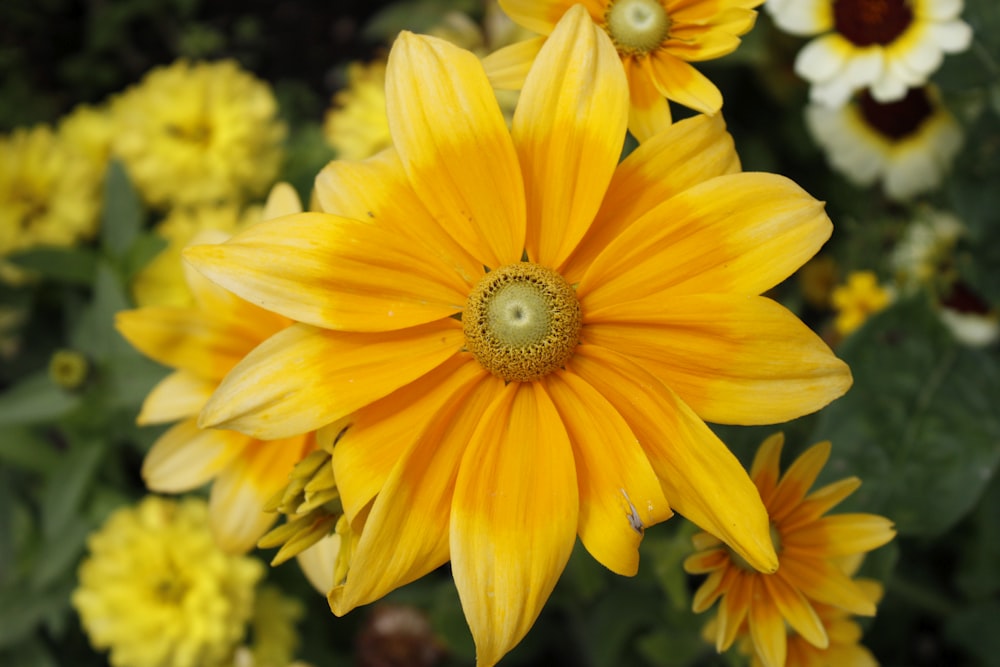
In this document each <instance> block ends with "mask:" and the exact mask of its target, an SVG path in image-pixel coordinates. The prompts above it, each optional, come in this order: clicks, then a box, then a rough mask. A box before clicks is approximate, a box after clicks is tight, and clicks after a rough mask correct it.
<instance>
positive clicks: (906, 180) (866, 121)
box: [805, 87, 963, 201]
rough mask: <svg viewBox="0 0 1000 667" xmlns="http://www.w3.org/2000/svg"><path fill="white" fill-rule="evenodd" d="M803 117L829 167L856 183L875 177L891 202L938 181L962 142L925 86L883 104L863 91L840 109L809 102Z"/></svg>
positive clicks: (956, 127) (952, 119)
mask: <svg viewBox="0 0 1000 667" xmlns="http://www.w3.org/2000/svg"><path fill="white" fill-rule="evenodd" d="M805 115H806V125H807V126H808V128H809V131H810V132H811V133H812V135H813V138H814V139H815V140H816V142H817V143H818V144H819V145H820V146H822V147H823V149H824V150H825V151H826V155H827V160H828V161H829V162H830V164H831V165H832V166H833V168H834V169H836V170H837V171H840V172H841V173H843V174H844V175H845V176H846V177H847V178H848V179H849V180H851V181H852V182H854V183H855V184H857V185H861V186H868V185H872V184H873V183H875V182H877V181H881V182H882V187H883V189H884V191H885V194H886V196H888V197H889V198H890V199H894V200H897V201H904V200H908V199H911V198H912V197H914V196H915V195H918V194H921V193H924V192H928V191H930V190H933V189H934V188H936V187H937V186H938V185H940V184H941V179H942V178H943V177H944V174H945V173H946V172H947V171H948V169H949V168H950V167H951V163H952V160H954V158H955V155H956V154H957V153H958V150H959V149H960V148H961V145H962V139H963V133H962V128H961V126H960V125H959V124H958V121H957V120H955V117H954V116H952V115H951V113H949V112H948V110H947V109H945V108H944V106H943V105H942V104H941V102H940V99H939V97H938V95H937V93H936V91H935V90H934V89H933V88H930V87H924V88H913V89H911V90H909V91H908V92H907V94H906V95H905V96H904V97H903V98H902V99H901V100H898V101H896V102H889V103H880V102H878V101H876V100H875V98H874V96H873V95H872V94H871V93H870V92H868V91H867V90H866V91H863V92H862V93H861V94H860V95H858V96H857V97H856V98H855V99H854V100H853V101H852V102H851V103H850V104H848V105H846V106H844V107H841V108H831V107H826V106H823V105H821V104H810V105H808V106H807V107H806V110H805Z"/></svg>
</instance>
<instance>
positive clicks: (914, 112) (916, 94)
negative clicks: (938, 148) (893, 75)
mask: <svg viewBox="0 0 1000 667" xmlns="http://www.w3.org/2000/svg"><path fill="white" fill-rule="evenodd" d="M858 106H859V107H860V109H861V116H862V117H863V118H864V119H865V122H867V123H868V125H870V126H871V127H872V128H873V129H874V130H876V131H878V132H879V134H881V135H883V136H884V137H886V138H888V139H892V140H893V141H899V140H900V139H903V138H905V137H908V136H910V135H911V134H913V133H915V132H916V131H917V130H918V129H920V126H921V125H923V124H924V121H926V120H927V119H928V118H930V117H931V115H932V114H933V113H934V107H933V106H931V101H930V99H928V97H927V93H926V92H924V89H923V88H911V89H910V90H909V92H907V93H906V97H904V98H903V99H901V100H899V101H897V102H888V103H883V102H877V101H875V99H873V98H872V96H871V95H870V94H868V91H867V90H866V91H865V92H863V93H862V94H861V96H860V97H859V99H858Z"/></svg>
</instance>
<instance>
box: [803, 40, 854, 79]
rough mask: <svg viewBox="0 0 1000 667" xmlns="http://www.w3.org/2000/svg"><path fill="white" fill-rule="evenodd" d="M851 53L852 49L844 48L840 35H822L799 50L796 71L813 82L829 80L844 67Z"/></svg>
mask: <svg viewBox="0 0 1000 667" xmlns="http://www.w3.org/2000/svg"><path fill="white" fill-rule="evenodd" d="M849 55H850V51H849V50H848V49H846V48H844V44H843V38H841V37H840V36H838V35H827V36H825V37H820V38H819V39H814V40H813V41H811V42H809V43H808V44H806V45H805V46H804V47H802V50H801V51H799V55H798V56H796V58H795V73H796V74H798V75H799V76H801V77H802V78H803V79H805V80H806V81H811V82H813V83H815V82H818V81H828V80H830V79H832V78H833V77H834V76H836V75H837V73H838V72H840V71H841V70H842V69H844V67H845V66H846V65H847V59H848V57H849Z"/></svg>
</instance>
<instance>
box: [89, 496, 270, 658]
mask: <svg viewBox="0 0 1000 667" xmlns="http://www.w3.org/2000/svg"><path fill="white" fill-rule="evenodd" d="M87 545H88V549H89V554H88V556H87V557H86V558H85V559H84V561H83V563H82V564H81V565H80V570H79V581H80V584H79V587H78V588H77V589H76V590H75V591H74V592H73V597H72V601H73V606H74V607H75V608H76V610H77V612H78V613H79V614H80V620H81V621H82V623H83V628H84V630H85V631H86V633H87V635H88V636H89V637H90V642H91V644H92V645H93V646H94V648H96V649H98V650H104V649H110V651H111V663H112V664H113V665H115V666H116V667H205V666H206V665H219V664H222V662H223V661H225V660H228V659H230V656H231V655H232V653H233V650H234V649H235V648H236V645H237V644H238V642H239V641H240V640H241V639H242V638H243V635H244V632H245V630H246V624H247V621H248V620H249V619H250V616H251V614H252V612H253V600H254V586H256V584H257V581H258V580H259V579H260V578H261V576H262V575H263V574H264V567H263V565H262V564H261V563H260V561H257V560H255V559H252V558H246V557H242V556H230V555H227V554H225V553H223V552H222V551H221V550H219V548H218V547H217V546H216V545H215V542H214V541H213V540H212V535H211V532H210V531H209V528H208V509H207V507H206V506H205V502H204V501H203V500H200V499H196V498H185V499H181V500H178V501H173V500H167V499H164V498H158V497H156V496H147V497H146V498H145V499H144V500H142V501H141V502H140V503H139V504H138V505H136V506H134V507H128V508H124V509H120V510H118V511H117V512H115V513H114V514H112V515H111V516H110V517H109V518H108V520H107V521H106V522H105V524H104V525H103V526H102V527H101V529H100V530H98V531H97V532H95V533H93V534H91V536H90V537H89V538H88V541H87Z"/></svg>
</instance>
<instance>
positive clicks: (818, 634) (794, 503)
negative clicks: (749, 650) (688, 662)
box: [684, 433, 896, 667]
mask: <svg viewBox="0 0 1000 667" xmlns="http://www.w3.org/2000/svg"><path fill="white" fill-rule="evenodd" d="M783 444H784V436H783V435H782V434H781V433H777V434H775V435H773V436H771V437H770V438H768V439H767V440H765V441H764V442H763V444H761V446H760V448H759V449H758V450H757V455H756V456H755V457H754V461H753V466H752V468H751V470H750V476H751V477H752V478H753V481H754V484H756V486H757V489H758V490H759V491H760V497H761V499H762V500H763V501H764V506H765V507H767V512H768V516H769V517H770V525H771V539H772V541H773V542H774V547H775V550H776V551H777V553H778V562H779V566H778V570H777V572H773V573H764V572H758V571H757V570H755V569H754V568H753V567H751V565H750V564H748V563H747V562H746V561H745V560H744V559H743V558H742V557H740V556H739V554H735V553H733V551H732V550H731V549H730V548H729V547H727V546H726V545H724V544H723V543H722V542H720V541H719V539H718V538H716V537H714V536H712V535H710V534H708V533H699V534H697V535H695V536H694V538H693V539H694V544H695V548H696V549H698V551H697V553H695V554H693V555H692V556H689V557H688V559H687V560H686V561H684V569H685V570H687V571H688V572H689V573H691V574H708V575H709V577H708V579H706V580H705V581H704V583H702V585H701V587H700V588H699V589H698V591H697V592H696V593H695V596H694V604H693V608H694V611H695V612H696V613H700V612H703V611H706V610H707V609H709V608H710V607H711V606H712V605H713V604H715V602H716V601H719V608H718V616H717V619H716V620H717V625H716V626H715V645H716V649H717V650H718V651H720V652H721V651H725V650H726V649H728V648H729V647H730V646H731V645H732V644H733V642H734V641H735V640H736V638H737V637H738V636H739V634H740V632H741V631H744V630H746V631H748V632H749V635H750V639H751V641H752V643H753V650H754V653H755V654H756V656H757V659H759V660H760V662H761V663H762V664H763V665H765V667H782V666H783V665H785V664H786V662H785V661H786V655H787V654H788V637H787V634H788V630H787V629H786V624H787V626H788V627H789V628H791V629H792V630H794V632H795V633H796V634H797V635H798V636H799V637H801V638H802V639H804V640H805V641H806V642H808V643H809V644H811V645H812V646H814V647H816V648H819V649H826V648H828V647H829V645H830V636H829V634H828V627H827V626H826V624H825V623H824V621H823V617H821V616H820V615H819V614H818V612H817V609H816V605H817V603H819V604H822V605H828V606H831V607H836V608H837V609H840V610H843V611H845V612H848V613H851V614H859V615H862V616H873V615H874V614H875V601H876V600H877V598H876V600H873V599H872V597H871V595H870V594H869V591H868V590H867V589H866V586H867V584H862V583H861V582H859V581H857V580H852V579H851V578H850V576H849V574H847V573H846V572H845V571H844V569H843V560H844V559H846V558H853V557H856V556H858V555H859V554H864V553H866V552H868V551H871V550H872V549H875V548H878V547H880V546H882V545H884V544H886V543H887V542H889V541H890V540H892V538H893V537H894V536H895V534H896V533H895V530H894V529H893V527H892V523H891V522H890V521H889V520H888V519H886V518H884V517H880V516H876V515H874V514H835V515H831V516H825V514H826V512H827V511H829V510H830V509H832V508H833V507H835V506H836V505H837V504H838V503H840V502H841V501H842V500H844V499H845V498H846V497H847V496H849V495H850V494H851V493H853V492H854V491H855V490H856V489H857V488H858V487H859V486H860V485H861V480H859V479H858V478H856V477H849V478H847V479H842V480H840V481H837V482H833V483H831V484H828V485H826V486H824V487H822V488H820V489H817V490H816V491H813V492H812V493H809V489H810V488H811V487H812V485H813V483H814V482H815V481H816V477H817V476H818V475H819V473H820V471H821V470H822V469H823V466H824V465H825V464H826V461H827V459H828V458H829V456H830V443H829V442H822V443H819V444H817V445H813V446H812V447H810V448H809V449H808V450H806V452H804V453H803V454H802V455H801V456H800V457H799V458H798V459H797V460H796V461H795V462H794V463H793V464H792V465H791V466H790V467H789V468H788V469H787V470H786V471H785V473H784V475H781V474H780V460H781V448H782V445H783ZM807 494H808V495H807ZM828 617H829V616H828Z"/></svg>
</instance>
